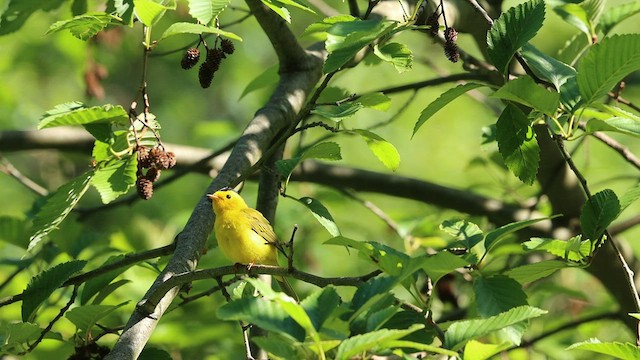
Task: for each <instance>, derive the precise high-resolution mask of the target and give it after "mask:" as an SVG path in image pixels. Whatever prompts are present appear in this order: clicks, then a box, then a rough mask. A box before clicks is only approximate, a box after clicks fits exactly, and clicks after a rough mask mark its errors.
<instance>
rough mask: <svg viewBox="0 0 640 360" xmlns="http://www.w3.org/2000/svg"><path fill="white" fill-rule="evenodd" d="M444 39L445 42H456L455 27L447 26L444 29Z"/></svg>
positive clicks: (456, 33)
mask: <svg viewBox="0 0 640 360" xmlns="http://www.w3.org/2000/svg"><path fill="white" fill-rule="evenodd" d="M444 39H445V40H446V41H447V42H453V43H454V42H456V41H457V40H458V32H457V31H456V29H454V28H452V27H449V28H447V29H446V30H445V31H444Z"/></svg>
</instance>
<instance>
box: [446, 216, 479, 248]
mask: <svg viewBox="0 0 640 360" xmlns="http://www.w3.org/2000/svg"><path fill="white" fill-rule="evenodd" d="M440 230H442V231H444V232H446V233H447V234H449V235H451V236H453V237H454V238H455V239H456V240H458V242H457V243H456V244H454V245H457V244H460V245H462V246H464V247H465V248H467V249H471V248H472V247H474V246H475V245H476V244H478V243H479V242H480V241H482V239H484V234H483V232H482V230H480V227H478V225H476V224H474V223H472V222H469V221H467V220H457V219H452V220H445V221H443V222H442V224H440Z"/></svg>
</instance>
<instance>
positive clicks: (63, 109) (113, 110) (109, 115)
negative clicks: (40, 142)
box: [38, 102, 129, 129]
mask: <svg viewBox="0 0 640 360" xmlns="http://www.w3.org/2000/svg"><path fill="white" fill-rule="evenodd" d="M128 123H129V116H128V115H127V112H126V111H125V110H124V108H123V107H122V106H119V105H117V106H113V105H103V106H94V107H90V108H83V107H81V105H80V103H77V102H76V103H67V104H62V105H58V106H56V107H55V108H54V109H53V110H50V111H48V112H47V113H45V115H44V116H43V118H42V119H41V120H40V123H39V124H38V129H46V128H50V127H55V126H67V125H84V124H119V125H123V124H128Z"/></svg>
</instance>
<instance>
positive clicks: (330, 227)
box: [297, 197, 340, 236]
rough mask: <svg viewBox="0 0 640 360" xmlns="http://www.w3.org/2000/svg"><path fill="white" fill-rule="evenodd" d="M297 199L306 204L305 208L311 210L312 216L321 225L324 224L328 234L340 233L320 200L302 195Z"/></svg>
mask: <svg viewBox="0 0 640 360" xmlns="http://www.w3.org/2000/svg"><path fill="white" fill-rule="evenodd" d="M297 200H298V202H299V203H301V204H303V205H304V206H306V207H307V209H309V210H311V213H312V214H313V216H314V217H315V218H316V219H317V220H318V222H319V223H320V224H321V225H322V226H324V228H325V229H327V231H328V232H329V234H331V235H332V236H338V235H340V230H339V229H338V225H336V222H335V220H333V217H332V216H331V214H330V213H329V210H327V208H326V207H324V205H322V203H320V201H318V200H316V199H314V198H310V197H303V198H300V199H297Z"/></svg>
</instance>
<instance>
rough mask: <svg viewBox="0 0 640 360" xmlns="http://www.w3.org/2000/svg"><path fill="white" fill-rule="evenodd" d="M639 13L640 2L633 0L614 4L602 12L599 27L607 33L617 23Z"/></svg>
mask: <svg viewBox="0 0 640 360" xmlns="http://www.w3.org/2000/svg"><path fill="white" fill-rule="evenodd" d="M638 13H640V2H637V1H631V2H628V3H625V4H622V5H614V6H612V7H610V8H608V9H606V10H605V11H604V13H603V14H602V17H601V18H600V22H599V24H598V26H599V29H600V30H601V31H602V32H603V33H604V34H605V35H607V34H609V32H611V30H612V29H613V28H614V27H615V26H616V25H618V24H620V23H621V22H622V21H624V20H626V19H628V18H629V17H631V16H633V15H636V14H638Z"/></svg>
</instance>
